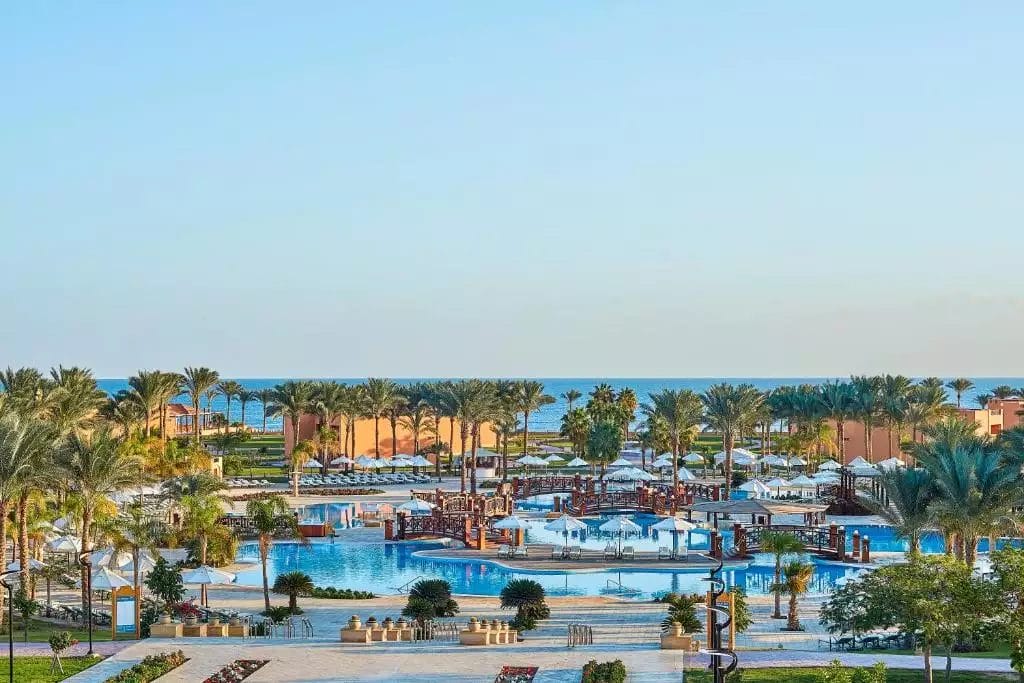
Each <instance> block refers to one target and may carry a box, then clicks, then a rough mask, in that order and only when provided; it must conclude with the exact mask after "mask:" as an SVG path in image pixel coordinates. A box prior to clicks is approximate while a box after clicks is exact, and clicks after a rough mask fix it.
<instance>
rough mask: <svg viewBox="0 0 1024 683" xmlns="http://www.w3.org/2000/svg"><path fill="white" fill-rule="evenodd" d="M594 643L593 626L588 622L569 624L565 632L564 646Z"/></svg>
mask: <svg viewBox="0 0 1024 683" xmlns="http://www.w3.org/2000/svg"><path fill="white" fill-rule="evenodd" d="M593 644H594V627H593V626H591V625H589V624H569V631H568V633H567V634H566V638H565V645H566V647H579V646H580V645H593Z"/></svg>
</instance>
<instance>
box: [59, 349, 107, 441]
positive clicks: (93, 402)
mask: <svg viewBox="0 0 1024 683" xmlns="http://www.w3.org/2000/svg"><path fill="white" fill-rule="evenodd" d="M44 394H45V399H46V408H47V410H46V417H47V420H48V421H49V422H50V424H52V425H53V427H54V428H55V429H56V430H57V431H58V432H59V433H60V434H69V433H71V432H72V431H77V430H82V429H86V430H87V429H90V428H91V427H92V425H93V424H94V423H95V421H96V419H97V416H98V414H99V411H100V409H101V408H102V407H103V405H104V404H105V403H106V402H107V393H106V392H105V391H103V390H102V389H100V388H99V387H98V386H97V385H96V378H95V377H93V374H92V371H91V370H89V369H87V368H79V367H70V368H65V367H64V366H62V365H61V366H58V367H56V368H52V369H51V370H50V381H49V382H48V383H47V391H45V392H44Z"/></svg>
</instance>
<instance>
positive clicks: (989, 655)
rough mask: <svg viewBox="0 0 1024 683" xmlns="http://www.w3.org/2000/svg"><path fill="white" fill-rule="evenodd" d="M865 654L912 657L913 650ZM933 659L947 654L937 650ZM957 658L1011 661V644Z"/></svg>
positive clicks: (961, 654) (960, 654)
mask: <svg viewBox="0 0 1024 683" xmlns="http://www.w3.org/2000/svg"><path fill="white" fill-rule="evenodd" d="M858 652H863V653H865V654H871V653H878V654H887V655H912V654H914V651H913V650H860V651H858ZM932 657H933V658H934V657H939V658H941V659H945V658H946V653H945V652H941V651H939V650H936V651H935V652H933V653H932ZM957 657H979V658H981V659H1009V658H1010V644H1009V643H997V644H996V646H995V647H994V648H992V649H991V650H982V651H980V652H954V653H953V659H956V658H957Z"/></svg>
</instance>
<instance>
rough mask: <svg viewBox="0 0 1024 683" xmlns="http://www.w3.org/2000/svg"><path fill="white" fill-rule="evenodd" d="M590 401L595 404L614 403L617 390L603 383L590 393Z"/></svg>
mask: <svg viewBox="0 0 1024 683" xmlns="http://www.w3.org/2000/svg"><path fill="white" fill-rule="evenodd" d="M590 400H591V401H593V402H594V403H612V402H614V401H615V390H614V389H612V385H611V384H608V383H607V382H601V383H600V384H598V385H597V386H595V387H594V388H593V389H591V391H590Z"/></svg>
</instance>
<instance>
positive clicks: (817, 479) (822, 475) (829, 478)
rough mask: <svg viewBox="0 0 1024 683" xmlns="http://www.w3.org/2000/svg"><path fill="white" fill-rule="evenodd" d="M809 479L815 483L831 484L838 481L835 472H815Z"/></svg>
mask: <svg viewBox="0 0 1024 683" xmlns="http://www.w3.org/2000/svg"><path fill="white" fill-rule="evenodd" d="M811 480H812V481H813V482H814V483H815V484H831V483H834V482H837V481H839V475H838V474H836V473H835V472H816V473H815V474H814V476H812V477H811Z"/></svg>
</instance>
